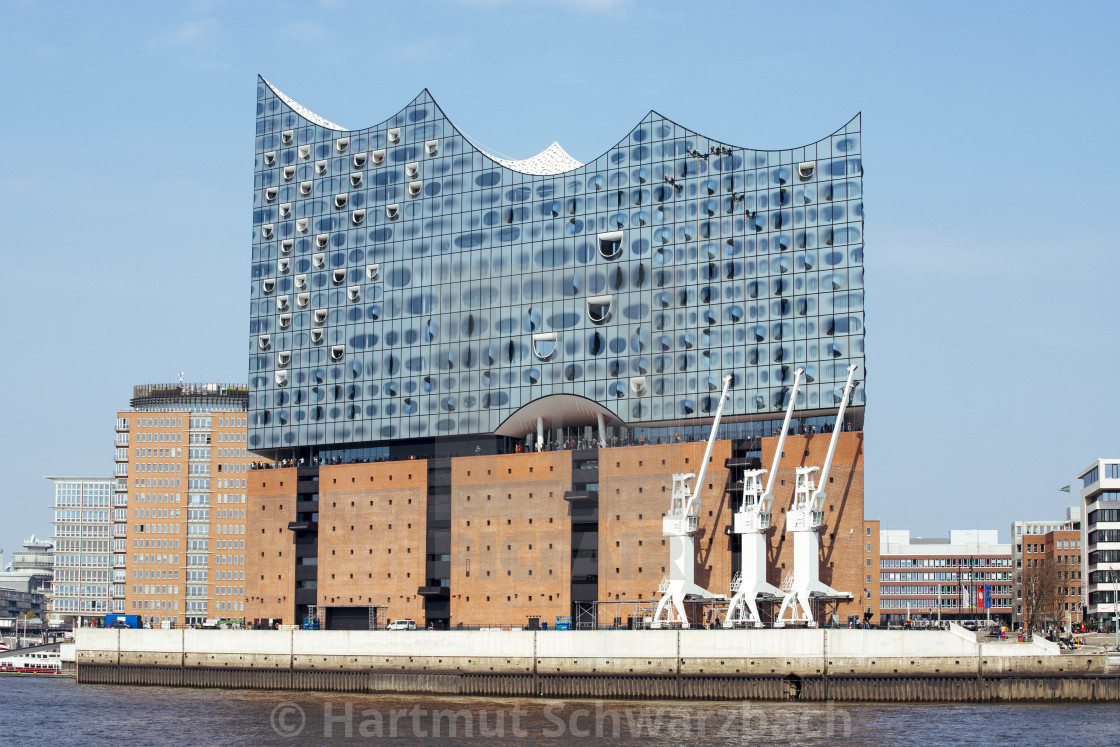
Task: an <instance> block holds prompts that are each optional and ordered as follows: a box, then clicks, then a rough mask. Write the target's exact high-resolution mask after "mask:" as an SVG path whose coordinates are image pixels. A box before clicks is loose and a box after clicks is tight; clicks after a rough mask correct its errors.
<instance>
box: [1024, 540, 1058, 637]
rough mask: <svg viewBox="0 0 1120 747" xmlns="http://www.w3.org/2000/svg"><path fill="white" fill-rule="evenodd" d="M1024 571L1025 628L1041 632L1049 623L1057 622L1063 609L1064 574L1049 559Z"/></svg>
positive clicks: (1037, 562)
mask: <svg viewBox="0 0 1120 747" xmlns="http://www.w3.org/2000/svg"><path fill="white" fill-rule="evenodd" d="M1033 563H1034V565H1032V566H1031V567H1029V568H1024V569H1023V628H1024V629H1026V630H1040V629H1041V627H1042V625H1043V624H1044V623H1047V622H1055V621H1056V620H1057V619H1058V617H1059V614H1058V611H1059V608H1060V607H1061V604H1060V601H1061V583H1062V572H1061V570H1060V569H1059V568H1058V564H1057V563H1055V562H1054V561H1053V560H1051V559H1049V558H1040V559H1038V560H1035V561H1033Z"/></svg>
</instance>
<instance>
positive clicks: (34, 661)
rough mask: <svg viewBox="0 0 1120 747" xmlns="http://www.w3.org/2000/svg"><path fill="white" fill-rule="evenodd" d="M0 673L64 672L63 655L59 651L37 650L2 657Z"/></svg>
mask: <svg viewBox="0 0 1120 747" xmlns="http://www.w3.org/2000/svg"><path fill="white" fill-rule="evenodd" d="M0 673H11V674H62V657H61V655H60V654H59V653H58V652H57V651H36V652H32V653H26V654H14V655H12V656H4V657H0Z"/></svg>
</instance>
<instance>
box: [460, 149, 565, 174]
mask: <svg viewBox="0 0 1120 747" xmlns="http://www.w3.org/2000/svg"><path fill="white" fill-rule="evenodd" d="M476 147H477V143H476ZM479 150H483V149H482V148H479ZM483 152H485V151H483ZM486 155H488V156H490V157H491V158H492V159H494V160H495V161H497V162H498V163H500V164H502V165H503V166H505V167H506V168H507V169H512V170H513V171H520V172H521V173H522V174H533V175H536V176H551V175H552V174H563V173H564V172H565V171H571V170H573V169H578V168H579V167H580V166H582V165H583V164H582V163H580V162H579V161H577V160H576V159H574V158H572V157H571V156H570V155H568V152H567V151H566V150H564V149H563V148H561V147H560V143H557V142H553V143H552V145H550V146H548V147H547V148H545V149H544V150H542V151H541V152H540V153H538V154H537V155H535V156H531V157H530V158H523V159H521V160H519V161H518V160H512V159H508V158H498V157H497V156H495V155H493V154H491V153H487V154H486Z"/></svg>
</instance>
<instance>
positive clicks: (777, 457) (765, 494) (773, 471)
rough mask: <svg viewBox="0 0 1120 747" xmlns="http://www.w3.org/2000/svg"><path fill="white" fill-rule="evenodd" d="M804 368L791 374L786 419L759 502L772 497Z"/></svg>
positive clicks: (763, 502) (766, 501)
mask: <svg viewBox="0 0 1120 747" xmlns="http://www.w3.org/2000/svg"><path fill="white" fill-rule="evenodd" d="M804 373H805V369H803V368H799V369H797V371H796V372H795V373H794V375H793V389H791V390H790V392H789V405H788V406H787V407H786V419H785V420H784V421H782V433H781V435H780V436H778V445H777V446H776V447H775V449H774V466H773V467H771V468H770V476H769V477H767V478H766V490H764V491H762V496H761V497H760V499H759V503H760V504H765V505H769V502H770V501H772V500H773V499H774V479H775V478H776V477H777V476H778V464H779V462H780V461H781V458H782V449H784V448H785V445H786V434H788V433H789V421H790V418H792V417H793V407H794V404H796V402H797V392H798V389H799V388H800V387H801V376H802V375H803V374H804Z"/></svg>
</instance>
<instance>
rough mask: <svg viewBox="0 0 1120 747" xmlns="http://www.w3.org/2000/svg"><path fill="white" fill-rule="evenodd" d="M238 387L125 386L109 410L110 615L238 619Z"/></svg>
mask: <svg viewBox="0 0 1120 747" xmlns="http://www.w3.org/2000/svg"><path fill="white" fill-rule="evenodd" d="M246 402H247V391H246V388H245V386H244V385H229V384H184V383H182V382H178V383H175V384H159V385H144V386H136V387H133V393H132V399H131V401H130V406H131V409H129V410H125V411H121V412H118V413H117V428H116V483H115V490H114V509H113V510H114V516H113V519H114V524H113V533H114V548H113V551H114V552H113V603H114V610H115V611H118V612H123V613H127V614H135V615H140V616H141V617H142V618H143V619H144V622H145V623H149V624H151V625H153V627H159V626H160V625H170V626H178V625H195V624H199V623H202V622H204V621H205V620H207V619H212V618H236V619H241V618H242V617H244V614H243V611H244V610H243V608H244V587H245V583H244V574H245V524H246V518H245V495H246V488H245V485H246V477H247V473H248V467H249V464H250V463H251V462H252V461H253V460H254V459H255V457H253V456H252V455H251V454H249V452H248V448H247V444H246V439H247V415H246V411H245V407H246Z"/></svg>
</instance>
